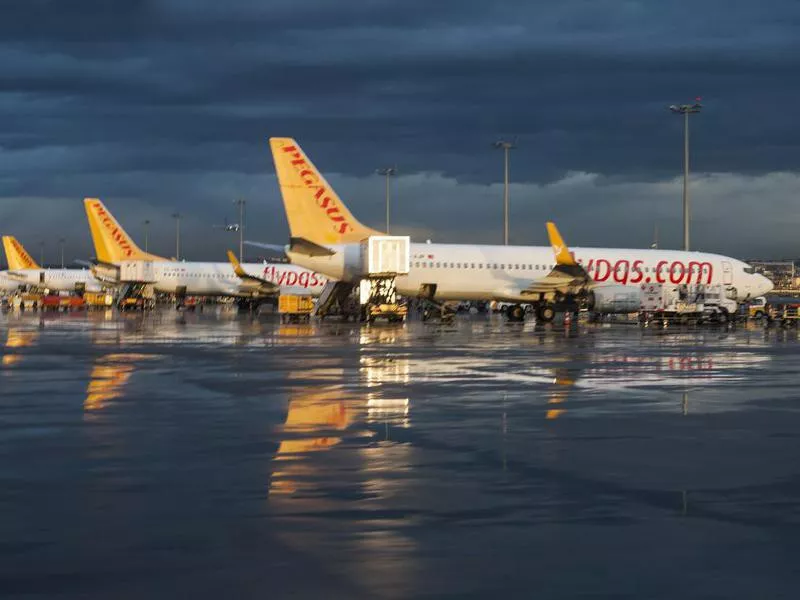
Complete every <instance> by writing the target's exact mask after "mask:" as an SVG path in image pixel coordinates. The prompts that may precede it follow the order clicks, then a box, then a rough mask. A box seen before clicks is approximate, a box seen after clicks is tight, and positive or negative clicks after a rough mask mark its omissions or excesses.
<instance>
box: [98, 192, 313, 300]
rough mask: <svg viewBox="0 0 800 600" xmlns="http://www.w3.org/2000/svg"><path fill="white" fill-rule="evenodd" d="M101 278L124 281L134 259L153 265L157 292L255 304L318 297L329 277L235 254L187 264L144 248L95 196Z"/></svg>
mask: <svg viewBox="0 0 800 600" xmlns="http://www.w3.org/2000/svg"><path fill="white" fill-rule="evenodd" d="M83 203H84V208H85V209H86V216H87V218H88V220H89V229H90V231H91V234H92V241H93V242H94V247H95V252H96V254H97V257H96V258H97V262H96V264H95V266H94V270H95V273H96V274H97V276H98V277H100V278H101V279H104V280H107V281H110V282H114V283H117V282H119V281H120V279H119V278H120V266H122V265H123V264H125V263H131V262H145V263H152V270H151V272H150V274H151V275H152V281H153V283H154V287H155V291H157V292H162V293H169V294H176V295H177V296H178V297H179V298H181V297H185V296H232V297H235V298H240V299H243V300H250V301H252V302H257V301H258V300H259V299H263V298H264V297H267V296H274V295H276V294H278V293H281V294H292V295H300V296H318V295H319V294H320V292H321V291H322V289H323V288H324V287H325V284H326V283H327V279H326V278H325V277H323V276H321V275H319V274H317V273H314V272H313V271H309V270H307V269H305V268H303V267H299V266H296V265H291V264H285V263H263V264H261V263H249V264H244V265H241V264H239V262H238V261H236V259H235V257H234V256H233V254H232V253H229V255H228V256H229V262H185V261H176V260H169V259H167V258H163V257H160V256H156V255H154V254H150V253H148V252H144V251H143V250H142V249H141V248H139V246H137V245H136V243H135V242H134V241H133V239H132V238H131V237H130V236H129V235H128V234H127V233H126V232H125V230H124V229H123V228H122V226H121V225H120V224H119V222H118V221H117V220H116V219H115V218H114V216H113V215H112V214H111V212H110V211H109V210H108V209H107V208H106V206H105V205H104V204H103V203H102V202H101V201H100V200H99V199H97V198H85V199H84V201H83Z"/></svg>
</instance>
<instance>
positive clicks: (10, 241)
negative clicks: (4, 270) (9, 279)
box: [3, 235, 41, 271]
mask: <svg viewBox="0 0 800 600" xmlns="http://www.w3.org/2000/svg"><path fill="white" fill-rule="evenodd" d="M3 248H5V250H6V258H7V259H8V269H9V271H20V270H23V269H41V267H40V266H39V265H38V264H37V263H36V261H35V260H33V258H32V257H31V255H30V254H28V253H27V252H26V251H25V248H23V247H22V244H20V243H19V242H18V241H17V238H15V237H13V236H10V235H4V236H3Z"/></svg>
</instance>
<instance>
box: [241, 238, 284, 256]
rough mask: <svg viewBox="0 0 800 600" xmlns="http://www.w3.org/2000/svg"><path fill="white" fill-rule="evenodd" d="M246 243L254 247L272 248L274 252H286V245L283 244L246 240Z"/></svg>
mask: <svg viewBox="0 0 800 600" xmlns="http://www.w3.org/2000/svg"><path fill="white" fill-rule="evenodd" d="M244 243H245V245H247V246H252V247H253V248H261V249H262V250H272V251H273V252H279V253H281V254H283V253H284V252H286V246H284V245H281V244H264V243H262V242H249V241H247V240H245V242H244Z"/></svg>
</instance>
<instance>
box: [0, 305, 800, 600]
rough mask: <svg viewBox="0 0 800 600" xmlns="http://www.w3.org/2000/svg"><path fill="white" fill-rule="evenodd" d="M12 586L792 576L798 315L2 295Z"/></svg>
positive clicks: (462, 594) (441, 590) (606, 584)
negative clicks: (674, 323)
mask: <svg viewBox="0 0 800 600" xmlns="http://www.w3.org/2000/svg"><path fill="white" fill-rule="evenodd" d="M0 355H2V359H0V360H1V364H0V597H2V598H39V597H41V598H51V597H52V598H103V599H107V598H115V599H123V598H137V599H138V598H148V599H152V598H176V597H189V598H314V599H316V600H318V599H319V598H412V597H422V598H495V597H498V598H499V597H508V598H531V597H539V598H670V599H674V598H677V597H681V598H784V597H785V598H790V597H791V598H794V597H796V590H797V589H798V587H799V584H800V570H799V569H798V566H797V561H798V557H800V535H798V534H800V478H799V477H798V470H799V469H798V462H799V461H800V459H799V458H798V457H799V456H800V394H798V389H799V388H798V384H800V378H799V377H798V375H797V369H798V365H799V364H800V343H798V333H797V331H795V330H789V331H776V330H770V331H767V332H765V331H764V330H763V329H761V328H757V327H753V328H750V329H747V328H739V329H737V330H735V331H719V330H716V331H715V330H705V331H703V330H700V331H685V332H673V331H668V332H666V333H664V332H656V331H650V330H644V331H643V330H640V329H639V328H638V327H635V326H626V325H614V326H602V327H601V326H580V327H579V328H578V329H577V330H575V331H572V332H565V331H564V330H563V329H562V328H545V329H536V328H534V327H533V326H532V325H528V324H526V325H524V326H522V325H508V324H505V323H503V322H502V321H501V320H500V319H499V318H491V319H487V318H484V317H477V316H476V317H466V318H461V319H459V320H457V322H456V323H455V324H453V325H451V326H438V325H427V324H422V323H418V322H411V323H409V324H407V325H405V326H375V327H372V328H366V327H365V328H361V327H359V326H356V325H351V324H340V323H325V324H311V325H281V324H278V323H277V322H276V321H275V320H274V319H271V318H269V317H262V318H260V319H257V320H253V319H251V318H249V317H240V316H238V315H236V314H235V313H232V312H221V311H216V312H212V313H208V312H207V313H205V314H187V315H180V314H176V313H175V312H172V311H165V312H159V313H156V314H154V315H149V316H146V317H142V316H140V315H129V316H125V317H119V316H116V315H111V314H109V315H105V314H102V313H93V314H89V315H86V314H76V315H47V316H44V317H40V316H39V315H36V314H26V315H21V316H20V315H13V314H8V315H3V316H0Z"/></svg>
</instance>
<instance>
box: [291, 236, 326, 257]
mask: <svg viewBox="0 0 800 600" xmlns="http://www.w3.org/2000/svg"><path fill="white" fill-rule="evenodd" d="M289 250H290V251H291V252H294V253H295V254H303V255H305V256H333V255H334V254H336V252H335V251H333V250H331V249H330V248H326V247H325V246H320V245H319V244H315V243H314V242H312V241H311V240H307V239H305V238H299V237H293V238H291V239H290V240H289Z"/></svg>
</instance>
